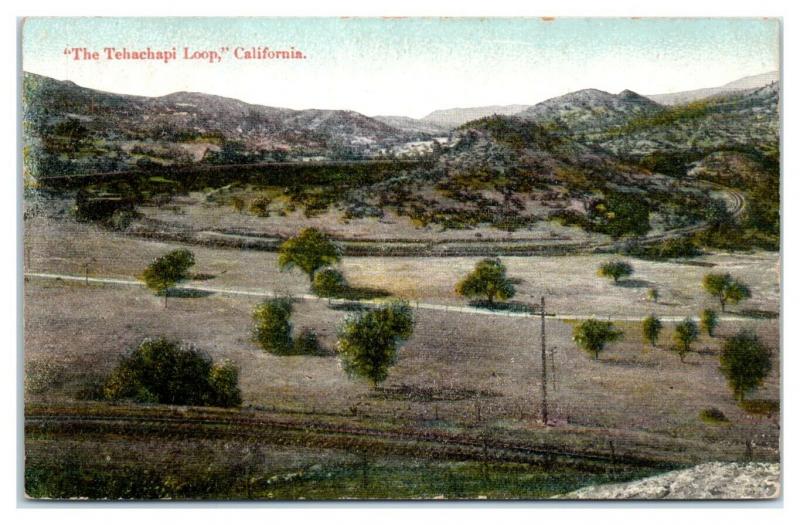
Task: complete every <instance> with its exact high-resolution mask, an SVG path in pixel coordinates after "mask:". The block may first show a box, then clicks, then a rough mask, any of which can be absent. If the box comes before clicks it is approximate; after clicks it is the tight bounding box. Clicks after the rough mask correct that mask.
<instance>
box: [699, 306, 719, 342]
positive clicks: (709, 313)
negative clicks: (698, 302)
mask: <svg viewBox="0 0 800 525" xmlns="http://www.w3.org/2000/svg"><path fill="white" fill-rule="evenodd" d="M718 324H719V318H718V317H717V312H715V311H714V310H711V309H709V308H706V309H705V310H703V311H702V312H701V313H700V327H701V328H702V329H703V330H705V331H706V333H708V335H709V336H711V337H714V330H715V329H716V328H717V325H718Z"/></svg>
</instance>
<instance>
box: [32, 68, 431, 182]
mask: <svg viewBox="0 0 800 525" xmlns="http://www.w3.org/2000/svg"><path fill="white" fill-rule="evenodd" d="M23 93H24V95H23V103H24V124H25V125H24V131H25V133H26V140H27V142H28V143H29V144H31V146H33V151H32V153H33V154H34V155H35V156H36V157H37V160H38V161H39V162H43V163H44V166H46V167H48V168H51V169H52V168H60V169H62V170H66V171H67V172H70V171H74V170H95V171H111V170H117V169H125V168H128V167H130V166H131V165H135V164H137V163H140V162H145V163H147V162H151V163H152V162H155V163H159V164H170V163H175V162H178V163H182V162H193V161H199V160H203V159H206V160H209V159H208V158H207V157H208V156H209V155H210V154H211V155H212V156H213V154H215V153H216V154H218V157H220V158H218V159H217V160H218V161H222V162H240V161H251V160H282V159H284V158H287V156H288V157H289V158H297V159H298V160H299V158H300V157H302V156H325V157H329V158H348V157H352V156H364V155H367V156H370V155H376V154H379V153H380V152H381V151H382V150H384V149H385V148H388V147H391V146H393V145H397V144H402V143H404V142H407V141H412V140H419V139H421V138H427V136H426V135H425V134H424V133H421V132H419V131H410V130H401V129H398V128H395V127H393V126H391V125H388V124H386V123H384V122H381V121H379V120H376V119H372V118H369V117H367V116H365V115H362V114H360V113H356V112H354V111H342V110H319V109H308V110H300V111H298V110H292V109H286V108H275V107H267V106H259V105H254V104H247V103H245V102H242V101H240V100H235V99H230V98H225V97H219V96H215V95H207V94H203V93H187V92H178V93H172V94H169V95H166V96H163V97H153V98H150V97H139V96H132V95H120V94H114V93H106V92H102V91H97V90H93V89H88V88H84V87H81V86H78V85H76V84H74V83H72V82H68V81H58V80H54V79H51V78H47V77H42V76H39V75H34V74H30V73H25V75H24V80H23ZM226 145H227V147H226ZM65 157H66V159H65Z"/></svg>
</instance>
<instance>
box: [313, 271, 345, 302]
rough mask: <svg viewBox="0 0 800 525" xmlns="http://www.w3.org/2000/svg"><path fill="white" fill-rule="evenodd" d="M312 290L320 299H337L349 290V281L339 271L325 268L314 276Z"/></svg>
mask: <svg viewBox="0 0 800 525" xmlns="http://www.w3.org/2000/svg"><path fill="white" fill-rule="evenodd" d="M311 289H312V290H313V291H314V293H315V294H317V295H318V296H319V297H337V296H338V295H340V294H341V293H342V292H343V291H345V290H346V289H347V281H346V280H345V278H344V275H342V272H340V271H339V270H337V269H335V268H323V269H322V270H319V271H318V272H317V273H315V274H314V283H313V284H312V285H311Z"/></svg>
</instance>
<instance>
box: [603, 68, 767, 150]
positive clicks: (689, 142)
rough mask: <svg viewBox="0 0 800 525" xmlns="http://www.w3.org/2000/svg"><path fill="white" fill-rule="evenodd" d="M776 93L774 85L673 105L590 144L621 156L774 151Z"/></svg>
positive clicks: (644, 116)
mask: <svg viewBox="0 0 800 525" xmlns="http://www.w3.org/2000/svg"><path fill="white" fill-rule="evenodd" d="M779 94H780V91H779V86H778V84H770V85H768V86H764V87H760V88H755V89H750V90H745V91H740V92H736V93H733V94H726V95H718V96H715V97H711V98H707V99H703V100H699V101H696V102H691V103H689V104H684V105H681V106H672V107H669V108H665V109H663V110H662V111H659V112H656V113H653V114H647V115H642V116H640V117H635V118H632V119H630V120H629V121H628V122H627V123H626V124H625V125H623V126H621V127H618V128H612V129H609V130H608V131H607V132H606V133H604V134H600V135H598V136H596V137H592V138H591V142H592V143H594V144H596V145H598V146H601V147H602V148H604V149H606V150H608V151H610V152H611V153H613V154H615V155H620V156H625V157H642V156H646V155H650V154H653V153H658V152H667V153H669V154H671V155H674V154H678V153H681V152H687V151H705V152H710V151H714V150H720V149H735V148H750V149H753V148H754V149H757V150H761V151H767V150H777V147H778V142H779V134H780V119H779V116H778V104H779V100H778V98H779Z"/></svg>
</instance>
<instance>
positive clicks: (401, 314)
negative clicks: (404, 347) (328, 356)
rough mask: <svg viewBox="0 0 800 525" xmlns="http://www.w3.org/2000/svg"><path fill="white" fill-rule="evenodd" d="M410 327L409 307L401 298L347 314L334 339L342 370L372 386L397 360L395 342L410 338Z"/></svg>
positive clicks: (381, 380)
mask: <svg viewBox="0 0 800 525" xmlns="http://www.w3.org/2000/svg"><path fill="white" fill-rule="evenodd" d="M413 327H414V318H413V315H412V313H411V308H410V307H409V305H408V303H406V302H404V301H398V302H394V303H391V304H389V305H387V306H385V307H382V308H379V309H376V310H370V311H367V312H362V313H359V314H356V315H354V316H351V317H349V318H348V319H346V320H345V322H344V324H343V325H342V326H341V328H340V329H339V339H338V342H337V350H338V353H339V357H340V359H341V362H342V366H343V368H344V370H345V371H346V372H347V374H348V375H350V376H354V377H363V378H365V379H367V380H369V381H370V382H371V383H372V386H373V387H376V386H377V385H378V384H379V383H381V382H383V381H384V380H385V379H386V377H387V376H388V375H389V367H391V366H392V365H393V364H394V363H395V362H396V361H397V345H398V344H399V343H400V342H402V341H405V340H407V339H408V338H409V337H411V334H412V331H413Z"/></svg>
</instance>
